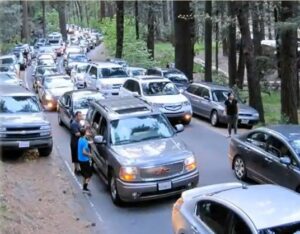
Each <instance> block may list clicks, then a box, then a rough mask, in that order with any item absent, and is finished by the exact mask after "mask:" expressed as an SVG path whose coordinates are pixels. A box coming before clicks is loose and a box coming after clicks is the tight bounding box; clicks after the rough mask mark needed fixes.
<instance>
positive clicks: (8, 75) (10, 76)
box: [0, 72, 23, 85]
mask: <svg viewBox="0 0 300 234" xmlns="http://www.w3.org/2000/svg"><path fill="white" fill-rule="evenodd" d="M22 84H23V82H22V80H21V79H19V78H17V76H16V74H15V73H12V72H0V85H22Z"/></svg>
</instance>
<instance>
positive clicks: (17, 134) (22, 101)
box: [0, 85, 53, 156]
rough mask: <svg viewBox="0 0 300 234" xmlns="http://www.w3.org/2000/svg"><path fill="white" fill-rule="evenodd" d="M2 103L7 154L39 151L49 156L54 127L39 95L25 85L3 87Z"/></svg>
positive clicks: (0, 122)
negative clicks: (33, 149)
mask: <svg viewBox="0 0 300 234" xmlns="http://www.w3.org/2000/svg"><path fill="white" fill-rule="evenodd" d="M0 103H1V105H0V148H1V149H2V150H3V151H4V152H5V151H16V150H18V151H23V150H27V149H29V148H37V149H38V151H39V153H40V156H49V155H50V154H51V151H52V145H53V143H52V134H51V126H50V123H49V121H48V120H47V119H46V116H45V115H44V113H43V111H42V108H41V106H40V104H39V101H38V99H37V97H36V95H34V94H33V93H31V92H30V91H28V90H26V89H25V88H24V87H21V86H18V85H6V86H2V87H1V93H0ZM4 155H5V154H4Z"/></svg>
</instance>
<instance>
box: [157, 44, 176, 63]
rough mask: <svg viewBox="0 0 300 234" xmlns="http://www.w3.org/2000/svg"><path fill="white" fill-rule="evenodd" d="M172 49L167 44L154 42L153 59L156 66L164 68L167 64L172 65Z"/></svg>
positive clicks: (171, 46) (173, 58)
mask: <svg viewBox="0 0 300 234" xmlns="http://www.w3.org/2000/svg"><path fill="white" fill-rule="evenodd" d="M174 54H175V53H174V47H173V45H172V44H171V43H169V42H156V43H155V46H154V57H155V62H156V64H157V66H160V67H166V65H167V64H168V63H174V61H175V55H174Z"/></svg>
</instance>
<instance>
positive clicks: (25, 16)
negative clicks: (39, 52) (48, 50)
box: [21, 0, 29, 42]
mask: <svg viewBox="0 0 300 234" xmlns="http://www.w3.org/2000/svg"><path fill="white" fill-rule="evenodd" d="M21 39H25V40H26V42H28V41H29V25H28V2H27V0H23V1H22V31H21Z"/></svg>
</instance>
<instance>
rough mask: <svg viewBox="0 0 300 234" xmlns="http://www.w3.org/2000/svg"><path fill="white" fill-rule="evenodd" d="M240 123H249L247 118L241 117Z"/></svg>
mask: <svg viewBox="0 0 300 234" xmlns="http://www.w3.org/2000/svg"><path fill="white" fill-rule="evenodd" d="M241 123H242V124H248V123H249V119H242V121H241Z"/></svg>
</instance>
